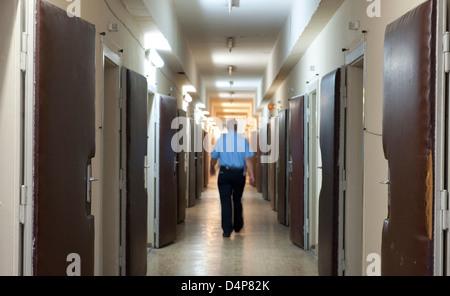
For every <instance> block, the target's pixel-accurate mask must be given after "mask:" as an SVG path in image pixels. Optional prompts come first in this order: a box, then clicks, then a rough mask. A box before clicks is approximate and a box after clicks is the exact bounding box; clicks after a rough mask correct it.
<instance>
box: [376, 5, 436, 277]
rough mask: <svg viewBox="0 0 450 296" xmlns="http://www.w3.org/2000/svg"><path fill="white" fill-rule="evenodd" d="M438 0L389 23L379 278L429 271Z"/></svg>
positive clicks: (431, 244) (386, 54)
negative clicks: (385, 201) (385, 203)
mask: <svg viewBox="0 0 450 296" xmlns="http://www.w3.org/2000/svg"><path fill="white" fill-rule="evenodd" d="M436 9H437V1H427V2H425V3H424V4H422V5H420V6H418V7H417V8H415V9H414V10H412V11H410V12H409V13H407V14H406V15H404V16H402V17H401V18H400V19H398V20H397V21H395V22H393V23H391V24H390V25H388V27H387V29H386V35H385V47H384V67H385V68H384V106H383V111H384V112H383V148H384V153H385V157H386V159H387V160H388V162H389V175H390V180H389V182H388V186H389V192H390V198H389V211H388V217H387V219H386V220H385V222H384V227H383V236H382V254H381V257H382V266H381V272H382V275H384V276H392V275H393V276H398V275H401V276H408V275H410V276H418V275H425V276H429V275H433V269H434V266H433V255H434V254H433V252H434V250H433V245H434V234H433V233H434V229H433V221H434V217H433V216H434V200H435V194H434V178H435V176H434V167H435V127H436V121H435V111H436V110H435V103H436V20H437V12H436Z"/></svg>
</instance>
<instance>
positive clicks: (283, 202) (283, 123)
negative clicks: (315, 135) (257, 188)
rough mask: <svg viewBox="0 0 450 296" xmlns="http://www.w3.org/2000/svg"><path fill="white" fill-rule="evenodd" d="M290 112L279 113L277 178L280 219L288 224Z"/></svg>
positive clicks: (282, 222)
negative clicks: (287, 173)
mask: <svg viewBox="0 0 450 296" xmlns="http://www.w3.org/2000/svg"><path fill="white" fill-rule="evenodd" d="M288 114H289V110H282V111H280V112H279V113H278V122H279V124H278V126H279V133H280V153H279V161H278V170H277V174H278V178H277V185H278V187H277V189H278V199H277V214H278V221H279V222H280V223H281V224H284V225H287V224H288V221H287V217H288V215H287V192H286V186H287V179H286V178H287V175H286V172H287V150H286V149H287V146H288V143H287V139H288V137H287V132H288V130H289V128H288V126H287V124H288Z"/></svg>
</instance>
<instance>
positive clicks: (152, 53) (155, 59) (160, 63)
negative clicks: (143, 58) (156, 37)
mask: <svg viewBox="0 0 450 296" xmlns="http://www.w3.org/2000/svg"><path fill="white" fill-rule="evenodd" d="M145 53H146V54H147V56H148V57H149V59H150V62H151V63H152V64H153V66H155V67H156V68H162V67H164V65H165V63H164V60H163V59H162V58H161V57H160V56H159V54H158V53H157V52H156V50H155V49H153V48H152V49H148V50H147V51H146V52H145Z"/></svg>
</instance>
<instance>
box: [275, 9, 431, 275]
mask: <svg viewBox="0 0 450 296" xmlns="http://www.w3.org/2000/svg"><path fill="white" fill-rule="evenodd" d="M423 2H424V0H381V17H380V18H369V17H368V16H367V14H366V10H367V7H368V6H369V5H370V2H366V1H361V0H346V1H345V2H344V4H343V5H342V6H341V7H340V8H339V10H338V11H337V12H336V14H335V15H334V16H333V18H332V19H331V20H330V21H329V23H328V24H327V26H326V27H325V28H324V30H323V31H322V32H321V33H320V34H319V35H318V36H317V38H316V39H315V40H314V42H313V43H312V44H311V45H310V46H309V48H308V49H307V51H306V52H305V54H304V55H303V57H302V58H301V60H300V61H299V62H298V63H297V65H296V66H295V68H294V69H293V70H292V72H291V73H290V75H289V76H288V77H287V78H286V79H285V81H284V82H283V83H282V85H281V86H280V88H279V89H278V90H277V92H276V93H275V95H274V96H273V98H272V100H271V101H272V102H274V103H276V102H278V101H281V102H282V106H281V107H282V108H286V107H287V106H288V99H289V98H291V97H293V96H295V95H301V94H305V93H307V91H308V86H307V84H306V82H307V81H309V80H310V79H311V78H312V77H314V75H315V74H316V73H318V74H319V78H321V77H323V76H324V75H326V74H327V73H329V72H331V71H333V70H334V69H336V68H338V67H340V66H341V65H343V64H344V63H345V59H344V54H343V52H342V48H347V47H348V46H349V45H350V44H351V43H352V42H353V41H355V40H356V39H358V38H359V37H360V36H361V30H367V32H368V33H367V35H366V44H367V50H366V69H365V128H366V129H367V130H368V131H369V132H371V133H375V134H379V135H381V134H382V107H383V46H384V32H385V28H386V25H388V24H389V23H391V22H393V21H394V20H396V19H397V18H399V17H400V16H401V15H403V14H404V13H406V12H407V11H409V10H411V9H413V8H414V7H416V6H417V5H419V4H421V3H423ZM356 20H359V21H361V29H360V30H359V31H351V30H349V29H348V23H349V22H350V21H356ZM312 65H314V66H315V67H316V71H314V72H312V71H310V66H312ZM289 88H294V89H295V92H294V93H289V92H288V89H289ZM274 113H276V112H274ZM364 149H365V151H364V153H365V159H364V167H365V178H364V184H365V188H364V197H363V199H364V200H363V202H364V209H363V214H364V225H363V227H364V238H363V239H364V245H363V258H366V257H367V255H368V254H370V253H378V254H381V231H382V226H383V220H384V219H385V218H387V187H386V186H384V185H380V184H379V183H378V181H381V180H387V179H388V176H387V171H388V167H387V161H386V160H385V158H384V154H383V146H382V137H381V136H375V135H373V134H370V133H365V135H364ZM319 248H320V246H319ZM365 269H366V267H364V268H363V270H364V271H365Z"/></svg>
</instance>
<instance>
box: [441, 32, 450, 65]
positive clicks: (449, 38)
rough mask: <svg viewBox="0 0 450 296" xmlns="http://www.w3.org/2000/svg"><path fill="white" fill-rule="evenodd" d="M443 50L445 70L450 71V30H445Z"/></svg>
mask: <svg viewBox="0 0 450 296" xmlns="http://www.w3.org/2000/svg"><path fill="white" fill-rule="evenodd" d="M442 43H443V44H442V47H443V48H442V51H443V52H444V70H445V73H449V72H450V32H445V33H444V36H442Z"/></svg>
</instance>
